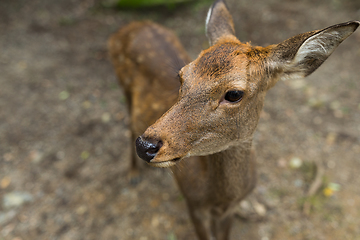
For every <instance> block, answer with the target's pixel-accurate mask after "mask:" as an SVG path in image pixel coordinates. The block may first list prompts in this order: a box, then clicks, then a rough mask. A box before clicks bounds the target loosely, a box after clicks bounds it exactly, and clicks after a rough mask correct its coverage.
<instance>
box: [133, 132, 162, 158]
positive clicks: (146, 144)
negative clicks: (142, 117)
mask: <svg viewBox="0 0 360 240" xmlns="http://www.w3.org/2000/svg"><path fill="white" fill-rule="evenodd" d="M135 145H136V153H137V155H138V156H139V157H140V158H141V159H143V160H144V161H147V162H150V161H151V159H153V158H154V157H155V155H156V154H157V152H158V151H159V149H160V148H161V147H162V142H161V141H158V140H154V139H147V140H145V139H143V138H142V137H138V138H137V139H136V141H135Z"/></svg>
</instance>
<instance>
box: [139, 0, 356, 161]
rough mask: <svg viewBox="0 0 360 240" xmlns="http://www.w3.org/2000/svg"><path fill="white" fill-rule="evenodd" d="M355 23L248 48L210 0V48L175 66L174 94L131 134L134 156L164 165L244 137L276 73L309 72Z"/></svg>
mask: <svg viewBox="0 0 360 240" xmlns="http://www.w3.org/2000/svg"><path fill="white" fill-rule="evenodd" d="M359 23H360V22H358V21H353V22H347V23H342V24H338V25H334V26H331V27H328V28H325V29H323V30H319V31H312V32H308V33H304V34H299V35H296V36H294V37H292V38H290V39H288V40H285V41H284V42H282V43H280V44H276V45H270V46H267V47H254V46H251V45H250V44H244V43H241V42H240V41H239V40H238V39H237V38H236V37H235V31H234V24H233V20H232V17H231V15H230V14H229V12H228V9H227V8H226V5H225V3H224V2H223V1H222V0H218V1H216V2H215V3H214V5H213V6H212V8H211V9H210V10H209V13H208V16H207V20H206V32H207V36H208V38H209V41H210V45H211V47H210V48H209V49H207V50H204V51H202V52H201V53H200V55H199V56H198V58H197V59H196V60H194V61H193V62H191V63H190V64H188V65H186V66H184V67H183V68H182V69H181V70H180V72H179V74H178V77H179V81H180V82H181V87H180V90H179V98H178V101H177V102H176V104H175V105H173V106H172V107H171V108H170V109H169V110H168V111H167V112H166V113H165V114H164V115H163V116H162V117H161V118H160V119H158V120H157V121H156V122H155V123H154V124H153V125H152V126H150V127H149V128H148V129H147V130H146V131H145V133H144V134H143V135H142V136H141V137H139V138H138V139H137V140H136V147H137V153H138V155H139V156H140V157H141V158H142V159H144V160H145V161H147V162H148V163H149V164H151V165H153V166H157V167H168V166H172V165H174V164H176V162H177V161H178V160H180V159H183V158H185V157H189V156H200V155H209V154H213V153H217V152H220V151H223V150H225V149H227V148H229V147H232V146H237V145H241V144H242V143H244V142H249V141H251V140H252V136H253V133H254V131H255V128H256V126H257V124H258V121H259V116H260V112H261V109H262V107H263V102H264V98H265V94H266V92H267V91H268V90H269V89H270V88H271V87H273V86H274V85H275V83H276V82H277V81H279V80H280V79H294V78H300V77H306V76H308V75H309V74H311V73H312V72H314V71H315V70H316V69H317V68H318V67H319V66H320V65H321V64H322V63H323V62H324V61H325V60H326V59H327V58H328V57H329V56H330V55H331V53H332V52H333V51H334V50H335V48H336V47H337V46H338V45H339V44H340V43H341V42H342V41H343V40H344V39H346V38H347V37H348V36H350V35H351V34H352V33H353V32H354V31H355V30H356V28H357V27H358V26H359Z"/></svg>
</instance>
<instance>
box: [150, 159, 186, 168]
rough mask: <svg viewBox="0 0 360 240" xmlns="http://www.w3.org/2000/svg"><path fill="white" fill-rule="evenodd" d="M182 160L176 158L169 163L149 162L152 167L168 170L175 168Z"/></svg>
mask: <svg viewBox="0 0 360 240" xmlns="http://www.w3.org/2000/svg"><path fill="white" fill-rule="evenodd" d="M180 160H181V158H174V159H171V160H168V161H163V162H149V163H148V164H149V165H150V166H152V167H158V168H167V167H171V166H174V165H175V164H176V163H178V162H179V161H180Z"/></svg>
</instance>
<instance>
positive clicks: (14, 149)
mask: <svg viewBox="0 0 360 240" xmlns="http://www.w3.org/2000/svg"><path fill="white" fill-rule="evenodd" d="M227 2H228V6H229V7H230V9H231V12H232V14H233V16H234V21H235V24H236V30H237V36H238V37H239V39H240V40H242V41H251V42H252V43H253V44H257V45H267V44H273V43H278V42H280V41H282V40H285V39H286V38H289V37H291V36H293V35H295V34H297V33H301V32H306V31H311V30H315V29H321V28H325V27H327V26H330V25H333V24H337V23H340V22H345V21H349V20H355V19H357V20H360V3H359V2H358V1H357V0H344V1H338V0H333V1H312V0H305V1H304V0H301V1H295V0H286V1H280V0H270V1H266V2H260V1H257V0H256V1H250V0H238V1H236V0H228V1H227ZM210 4H211V3H210V2H209V1H205V2H196V3H194V4H190V5H186V6H180V7H177V8H176V9H174V10H172V11H170V10H168V9H166V8H160V9H159V8H154V9H150V10H149V9H147V10H141V11H129V10H126V11H125V10H120V11H119V10H115V9H112V8H107V7H102V6H101V4H100V3H99V2H98V1H95V0H82V1H75V0H64V1H47V0H33V1H25V0H12V1H6V0H5V1H0V240H27V239H32V240H35V239H36V240H42V239H44V240H45V239H59V240H60V239H61V240H63V239H79V240H80V239H89V240H92V239H94V240H95V239H96V240H98V239H106V240H111V239H122V240H130V239H131V240H134V239H136V240H138V239H139V240H159V239H165V240H180V239H195V233H194V230H193V228H192V225H191V223H190V222H189V217H188V215H187V212H186V208H185V203H184V200H183V198H182V197H181V194H180V193H179V192H178V190H177V188H176V185H175V183H174V181H173V179H172V176H171V172H170V171H169V170H167V169H154V168H150V167H147V166H145V164H144V165H143V166H142V169H141V175H142V181H141V182H140V183H139V184H137V185H131V184H130V183H129V182H128V180H127V178H126V174H127V170H128V166H129V161H130V159H129V153H130V151H131V150H132V143H130V140H129V137H130V132H129V129H128V123H129V117H128V113H127V112H126V105H125V101H126V99H125V98H124V95H123V92H122V90H121V88H120V87H119V86H118V85H117V81H116V77H115V74H114V71H113V68H112V66H111V64H110V63H109V61H108V58H107V52H106V41H107V38H108V37H109V35H110V34H111V33H113V32H115V31H116V30H117V29H118V28H119V27H120V26H122V25H124V24H126V23H128V22H130V21H132V20H142V19H152V20H153V21H156V22H159V23H162V24H164V25H166V26H167V27H170V28H171V29H174V30H175V31H176V33H177V34H178V36H179V38H180V39H181V41H182V42H183V44H184V46H185V48H186V49H187V50H188V52H189V53H190V55H191V56H192V57H193V58H195V57H196V56H197V54H198V53H199V52H200V50H201V49H203V48H205V47H206V46H207V40H206V37H205V34H204V29H205V27H204V21H205V17H206V12H207V9H208V7H209V6H210ZM359 76H360V30H358V31H357V32H356V33H355V34H353V35H352V36H351V37H350V38H349V39H347V40H346V41H345V42H343V43H342V45H341V46H340V47H339V48H338V49H337V50H336V51H335V53H334V54H333V55H332V56H331V57H330V58H329V59H328V60H327V62H325V64H324V65H323V66H321V67H320V69H318V70H317V71H316V72H315V73H314V74H313V75H311V76H310V77H308V78H306V79H300V80H295V81H286V82H279V83H278V84H277V86H275V87H274V89H272V90H271V91H270V92H269V93H268V96H267V99H266V103H265V107H264V111H263V113H262V116H261V120H260V123H259V126H258V130H257V132H256V134H255V137H254V145H255V147H256V150H257V159H258V184H257V187H256V189H255V191H254V193H253V197H256V199H258V201H259V203H261V204H262V205H263V206H265V207H266V210H267V211H266V215H265V217H264V218H263V219H262V220H261V221H250V220H244V219H242V218H240V217H239V218H238V219H237V221H236V222H235V224H234V226H233V230H232V239H251V240H270V239H275V240H282V239H284V240H285V239H299V240H300V239H304V240H305V239H306V240H312V239H316V240H323V239H324V240H335V239H336V240H337V239H349V240H354V239H360V174H359V173H360V77H359ZM316 164H320V165H321V166H323V167H324V170H325V173H324V175H323V176H322V178H321V179H322V188H321V189H319V191H318V192H317V194H316V195H315V196H313V197H311V198H306V192H307V191H308V189H309V186H310V184H311V182H312V181H313V180H314V169H315V168H314V166H315V165H316ZM304 202H308V203H310V205H311V207H312V208H311V213H310V215H309V216H305V215H304V214H303V212H302V206H303V203H304ZM246 203H249V202H244V203H243V204H242V206H243V207H244V206H247V204H246ZM239 209H240V208H239Z"/></svg>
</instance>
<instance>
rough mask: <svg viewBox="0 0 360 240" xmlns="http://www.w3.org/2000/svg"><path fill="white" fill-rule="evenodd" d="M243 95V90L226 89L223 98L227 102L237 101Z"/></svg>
mask: <svg viewBox="0 0 360 240" xmlns="http://www.w3.org/2000/svg"><path fill="white" fill-rule="evenodd" d="M243 96H244V92H243V91H240V90H234V91H228V92H227V93H226V94H225V100H226V101H228V102H232V103H235V102H239V101H240V100H241V99H242V97H243Z"/></svg>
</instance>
